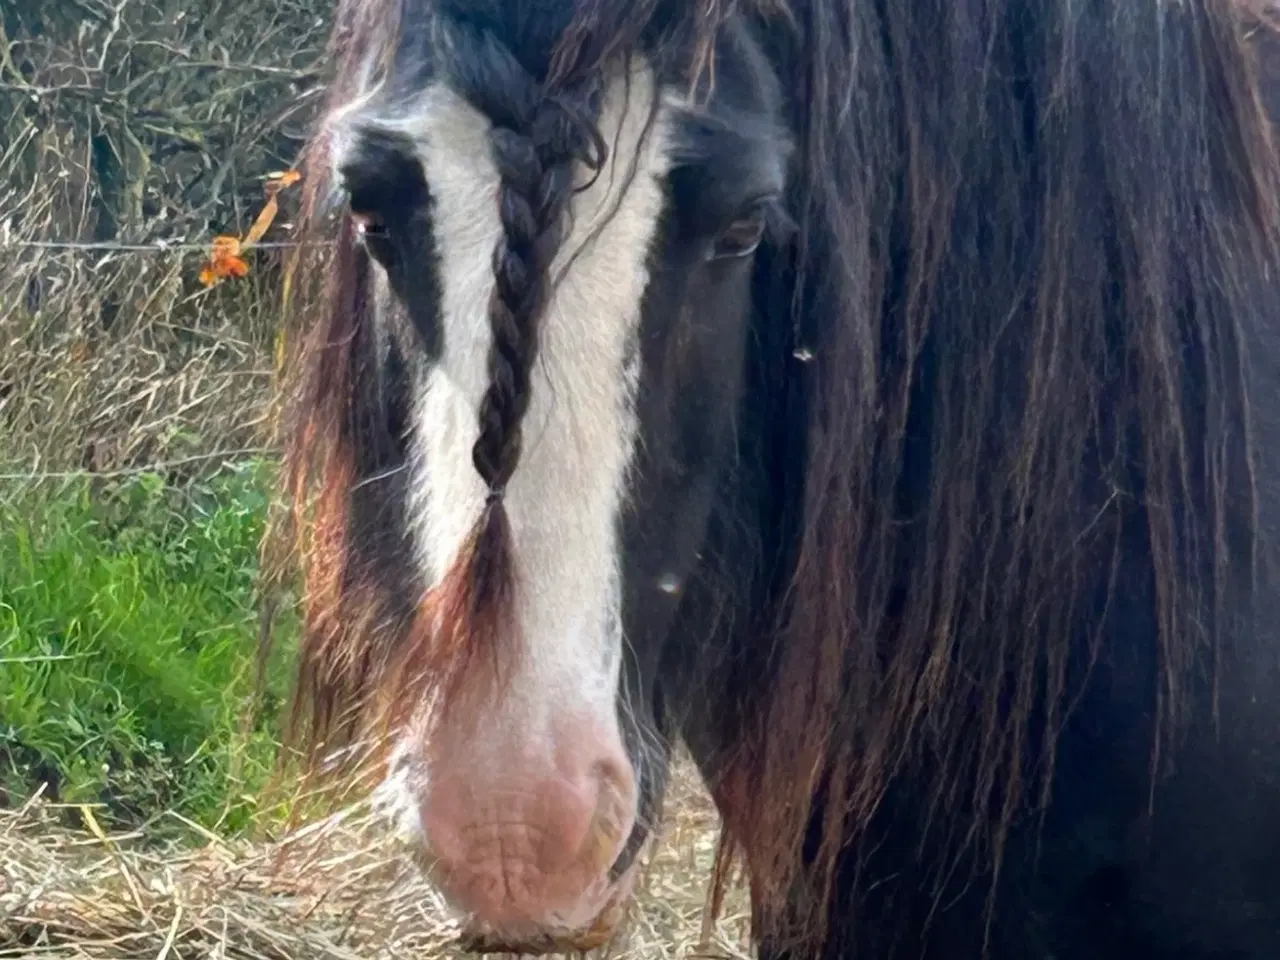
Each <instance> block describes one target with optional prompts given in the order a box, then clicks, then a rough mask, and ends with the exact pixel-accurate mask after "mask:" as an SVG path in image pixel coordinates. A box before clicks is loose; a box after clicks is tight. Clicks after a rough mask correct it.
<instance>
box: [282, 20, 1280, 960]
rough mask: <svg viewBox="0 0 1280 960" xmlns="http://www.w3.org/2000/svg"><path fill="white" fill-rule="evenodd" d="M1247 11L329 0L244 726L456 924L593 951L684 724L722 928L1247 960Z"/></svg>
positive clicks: (1267, 316)
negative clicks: (368, 789)
mask: <svg viewBox="0 0 1280 960" xmlns="http://www.w3.org/2000/svg"><path fill="white" fill-rule="evenodd" d="M1245 14H1246V10H1245V9H1244V7H1243V4H1242V3H1241V2H1240V0H1236V2H1235V3H1228V2H1225V0H1148V2H1142V3H1137V2H1132V0H1126V2H1120V0H1079V2H1067V0H918V2H910V3H893V2H884V0H742V2H729V0H466V2H463V0H342V2H341V4H340V8H339V11H338V20H337V26H336V28H335V33H334V43H333V48H332V49H333V53H334V56H335V58H336V61H337V76H336V78H335V80H334V83H333V86H332V89H331V100H330V104H329V109H328V110H327V112H326V114H325V116H324V118H323V122H322V123H321V124H320V126H319V128H318V132H317V135H316V137H315V140H314V142H313V146H312V151H311V160H310V167H309V170H310V193H309V199H308V203H309V216H310V224H311V227H310V229H311V230H313V231H315V232H317V233H320V234H323V235H326V236H329V237H331V238H332V237H334V236H335V235H336V241H337V242H336V246H335V247H333V248H332V252H331V255H330V256H329V257H328V258H327V259H324V260H322V261H308V262H306V263H305V264H304V266H303V272H302V273H300V274H299V277H300V282H311V283H314V284H315V285H316V287H317V288H318V287H320V286H323V287H324V288H325V290H324V293H325V296H324V297H323V298H319V299H320V300H322V306H321V308H320V309H319V310H318V315H317V316H315V317H314V318H313V320H312V325H311V327H310V330H309V334H308V340H307V342H306V349H305V351H304V352H303V353H302V355H301V356H300V357H299V358H298V363H299V366H298V371H299V380H298V384H299V387H298V390H297V392H296V393H295V394H294V398H293V399H294V404H293V407H292V414H291V417H290V419H289V427H290V431H291V432H290V433H289V458H290V460H289V464H290V471H289V477H288V480H289V484H290V489H291V492H292V494H293V496H294V497H295V502H296V504H297V507H298V510H297V516H298V519H299V520H300V521H305V528H304V529H305V531H306V533H307V536H306V540H305V546H306V549H305V551H304V559H305V561H306V575H307V594H308V606H307V620H306V632H305V636H304V642H303V649H302V663H301V676H300V686H299V691H298V698H297V707H298V712H297V714H296V715H295V719H296V722H297V726H296V730H297V731H298V733H297V735H298V737H299V739H300V741H301V742H303V743H305V744H306V745H308V746H309V747H311V748H312V749H313V751H315V752H316V753H317V754H318V753H319V752H322V750H323V751H328V750H333V749H335V748H336V747H338V746H341V745H342V744H344V743H350V742H355V741H357V740H358V739H360V738H362V737H365V736H368V735H370V734H371V732H379V733H381V732H384V731H385V732H386V735H387V739H386V741H385V746H386V749H385V751H384V752H383V755H382V756H381V758H380V762H381V763H382V764H383V765H382V766H381V767H380V769H381V770H382V773H381V774H380V776H381V777H382V780H383V782H382V786H381V790H382V793H383V795H384V796H389V797H391V798H392V799H393V801H394V805H395V809H396V811H397V813H398V815H399V820H400V822H401V824H402V825H403V826H404V828H405V830H406V832H407V834H408V835H409V836H410V837H412V838H413V839H414V840H415V842H416V843H417V845H418V847H419V848H420V849H421V850H422V851H423V852H424V857H425V859H426V860H427V861H429V862H430V863H431V865H432V869H433V870H434V872H435V875H436V877H437V879H438V880H439V882H440V884H441V886H442V888H443V890H444V891H445V892H446V893H447V895H448V896H449V898H450V899H451V900H452V902H453V903H454V904H456V906H457V907H458V908H459V910H460V911H462V912H464V913H465V914H466V915H467V916H468V917H469V918H470V922H471V924H472V927H473V928H474V931H475V932H476V934H477V937H479V938H480V939H479V940H478V941H477V943H478V944H482V943H485V942H487V943H488V945H490V946H492V945H495V944H505V945H506V946H509V947H511V948H512V949H523V950H526V951H529V952H533V951H538V950H548V949H558V948H561V947H570V946H574V947H585V946H590V945H592V944H594V943H597V942H599V941H600V940H601V939H602V938H603V937H604V936H605V935H607V934H608V932H609V930H610V928H611V926H612V924H613V922H614V917H615V915H616V913H617V912H618V909H617V908H618V907H619V906H620V905H621V904H623V903H625V902H626V899H627V896H628V890H629V884H630V883H631V882H632V877H633V875H634V873H635V869H634V863H635V858H636V854H637V852H638V851H639V850H640V849H641V848H642V847H643V845H644V841H645V838H646V836H647V834H648V832H649V831H650V828H651V827H652V826H653V825H654V822H655V819H656V817H657V815H658V810H659V804H660V801H661V797H662V794H663V791H664V782H665V777H666V774H667V768H668V761H669V757H670V753H671V750H672V747H673V744H674V743H676V742H678V741H681V742H683V743H684V744H685V745H687V747H688V749H689V750H690V752H691V753H692V755H693V757H694V758H695V760H696V762H697V763H698V765H699V768H700V770H701V772H702V774H703V776H704V777H705V778H706V781H707V783H708V785H709V787H710V789H711V791H712V793H713V795H714V796H715V798H716V801H717V804H718V805H719V809H720V812H721V814H722V815H723V818H724V821H725V827H726V838H727V842H726V845H725V849H724V852H723V855H724V857H725V861H724V862H726V863H727V862H731V860H732V858H733V857H741V859H742V862H744V863H745V865H746V867H747V870H748V875H749V877H750V880H751V885H752V897H753V906H754V911H755V917H754V920H755V931H756V937H757V943H758V945H759V946H760V948H761V952H762V954H763V955H765V956H768V957H773V958H777V957H781V956H784V955H786V956H797V957H826V958H836V957H865V958H876V960H879V958H887V957H890V956H893V957H899V956H900V957H908V958H915V957H921V956H925V957H930V958H952V957H965V958H968V957H977V956H979V955H981V954H982V953H983V951H986V953H987V955H989V956H991V957H995V958H1008V960H1024V958H1044V960H1047V958H1050V957H1053V958H1057V960H1085V958H1088V960H1108V958H1116V960H1119V958H1125V960H1129V958H1136V957H1142V958H1153V960H1154V958H1162V960H1173V958H1178V960H1196V958H1202V960H1209V958H1223V960H1225V958H1228V957H1229V958H1238V960H1246V958H1248V960H1262V958H1264V957H1265V958H1274V957H1276V956H1280V637H1277V636H1276V633H1275V631H1276V628H1277V626H1278V625H1280V609H1278V608H1277V604H1278V603H1280V594H1278V593H1277V590H1276V585H1275V584H1274V583H1273V582H1272V580H1271V577H1272V563H1273V556H1272V554H1273V552H1274V550H1275V548H1276V543H1275V542H1274V541H1275V537H1274V531H1276V529H1277V523H1278V522H1280V486H1278V485H1277V477H1280V290H1277V289H1276V288H1275V282H1274V281H1275V278H1276V277H1277V275H1278V274H1277V269H1278V268H1280V262H1277V260H1278V258H1277V244H1276V240H1277V237H1276V235H1275V230H1276V225H1277V223H1280V217H1278V214H1280V184H1278V182H1277V180H1278V178H1277V171H1278V170H1280V165H1278V164H1277V156H1276V150H1275V144H1274V143H1273V131H1272V128H1271V126H1270V123H1269V121H1268V119H1267V116H1266V114H1265V112H1264V108H1263V106H1262V97H1261V93H1260V89H1259V80H1258V76H1259V71H1258V68H1257V51H1256V49H1255V47H1256V45H1257V44H1258V43H1259V42H1260V39H1261V38H1263V37H1265V36H1267V34H1266V33H1265V28H1259V27H1258V25H1257V24H1256V23H1254V22H1253V21H1252V20H1250V19H1248V18H1247V17H1246V16H1245ZM1260 30H1261V31H1263V32H1259V31H1260ZM300 300H301V302H303V303H310V304H314V303H316V302H317V298H315V297H306V296H304V297H301V298H300ZM320 745H323V747H321V746H320ZM486 938H487V941H486Z"/></svg>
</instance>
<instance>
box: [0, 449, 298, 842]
mask: <svg viewBox="0 0 1280 960" xmlns="http://www.w3.org/2000/svg"><path fill="white" fill-rule="evenodd" d="M271 474H272V471H271V468H270V467H269V466H268V465H267V464H264V463H262V462H250V463H247V464H242V465H240V466H238V467H235V468H231V469H227V470H224V471H223V472H221V473H218V474H215V475H214V476H213V477H211V478H210V479H208V480H207V481H205V482H203V483H198V484H187V485H178V484H174V483H172V482H169V481H167V480H166V478H165V477H164V476H162V475H160V474H155V473H144V474H138V475H134V476H131V477H128V478H126V479H124V480H122V481H118V482H103V481H101V480H97V479H94V478H84V479H78V480H76V481H73V482H71V483H69V484H68V485H67V486H66V487H65V488H64V489H62V490H59V491H56V492H55V493H52V494H50V493H47V492H41V491H40V489H39V488H29V489H27V490H26V491H23V492H20V493H19V494H18V495H17V496H15V497H13V498H11V499H9V500H7V501H5V500H0V762H3V764H4V767H3V769H0V788H3V787H7V788H8V789H9V790H10V791H12V792H15V793H17V794H19V795H25V794H26V793H28V792H29V791H30V789H31V787H32V785H33V782H34V781H37V780H41V779H43V780H45V781H46V782H47V783H49V785H50V786H51V787H53V788H54V789H55V791H56V793H57V794H58V795H59V796H60V799H62V800H63V801H73V802H101V803H104V804H106V805H107V808H108V810H109V811H110V812H111V814H113V815H114V816H115V817H116V818H117V819H123V820H126V821H128V820H133V819H136V818H139V817H143V816H147V815H149V814H151V813H154V812H155V811H156V810H157V809H160V808H161V807H163V806H169V807H172V808H173V809H176V810H177V811H178V812H181V813H183V814H184V815H186V816H188V817H191V818H193V819H196V820H198V821H200V822H203V823H205V824H206V825H209V826H217V827H219V828H221V829H236V828H239V827H242V826H244V825H246V824H248V823H249V822H250V821H251V820H252V817H253V815H254V813H255V807H256V801H255V794H256V792H257V791H259V790H260V789H261V788H262V787H263V786H264V784H265V783H266V781H267V777H268V774H269V772H270V768H271V764H272V763H273V762H274V759H275V750H276V742H277V732H278V731H277V718H278V714H279V709H278V707H279V704H280V702H281V699H282V697H283V695H284V694H285V693H287V688H286V683H287V675H286V663H285V661H286V658H287V657H288V656H289V653H290V647H291V643H288V642H286V643H285V644H281V645H278V649H277V650H276V651H274V653H273V660H272V663H271V665H270V669H269V670H268V674H267V675H268V678H269V682H268V684H267V686H266V689H265V690H264V691H263V692H262V697H261V702H260V703H258V704H257V707H258V708H257V709H252V708H253V707H254V703H255V696H254V693H255V691H254V683H255V664H256V650H257V637H258V619H257V613H256V612H255V580H256V574H257V568H258V545H259V540H260V537H261V534H262V529H263V524H264V522H265V520H266V512H267V506H268V502H267V497H266V494H265V491H266V490H267V489H268V484H269V482H270V479H271ZM290 637H291V635H290Z"/></svg>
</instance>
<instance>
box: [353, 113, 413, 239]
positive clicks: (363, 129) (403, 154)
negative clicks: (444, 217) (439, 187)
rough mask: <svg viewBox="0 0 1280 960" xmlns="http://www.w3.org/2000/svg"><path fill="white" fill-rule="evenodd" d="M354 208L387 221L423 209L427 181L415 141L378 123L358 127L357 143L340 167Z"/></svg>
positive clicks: (368, 215)
mask: <svg viewBox="0 0 1280 960" xmlns="http://www.w3.org/2000/svg"><path fill="white" fill-rule="evenodd" d="M338 174H339V176H340V177H341V178H342V186H343V189H344V190H345V191H346V193H347V195H348V197H349V198H350V205H351V211H352V212H353V213H356V214H359V215H360V216H362V217H369V218H374V219H377V220H381V221H383V222H386V223H388V224H389V223H390V221H392V220H394V219H395V218H396V216H397V214H403V213H405V212H407V211H411V210H415V209H420V208H421V207H422V206H423V205H424V204H425V203H426V201H427V180H426V176H425V175H424V174H423V171H422V161H421V160H419V159H418V155H417V151H416V150H415V149H414V145H413V141H412V140H411V139H410V138H409V137H408V136H406V135H405V134H403V133H399V132H398V131H395V130H388V129H387V128H386V127H382V126H377V125H374V124H362V125H360V126H358V127H357V128H356V130H355V143H354V145H353V146H352V148H351V151H350V153H349V154H348V155H347V157H346V159H345V160H344V161H343V162H342V164H341V166H339V168H338Z"/></svg>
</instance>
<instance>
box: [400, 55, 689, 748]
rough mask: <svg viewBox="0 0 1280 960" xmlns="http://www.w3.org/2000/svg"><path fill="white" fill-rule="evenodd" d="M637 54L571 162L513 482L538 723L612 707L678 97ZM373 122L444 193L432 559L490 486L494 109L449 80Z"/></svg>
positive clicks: (421, 419)
mask: <svg viewBox="0 0 1280 960" xmlns="http://www.w3.org/2000/svg"><path fill="white" fill-rule="evenodd" d="M632 70H633V72H632V74H631V76H630V78H629V83H628V78H624V77H623V76H622V75H621V73H619V74H618V75H616V76H615V78H614V80H613V82H612V83H611V85H610V87H609V90H608V93H607V96H606V97H605V99H604V104H603V107H602V110H601V116H600V119H599V122H598V125H599V130H600V133H601V136H602V138H603V140H604V143H605V144H606V145H607V146H608V149H609V157H608V160H607V162H606V164H605V166H604V169H603V170H601V171H600V172H599V173H598V175H594V177H593V176H592V174H591V173H590V171H587V170H585V169H581V170H579V172H578V181H579V185H585V184H586V183H587V182H588V180H593V182H592V183H591V185H590V186H589V187H586V188H585V189H583V190H581V191H580V192H578V193H576V194H575V196H574V197H573V199H572V201H571V211H572V213H571V216H572V219H571V224H572V229H571V231H569V235H568V236H567V238H566V242H565V244H564V246H563V247H562V248H561V250H560V252H559V254H558V256H557V258H556V261H555V263H554V265H553V267H552V277H553V278H554V279H557V280H558V281H559V282H558V285H557V286H556V287H555V288H554V290H553V293H552V297H551V300H550V303H549V305H548V308H547V310H546V313H545V314H544V316H543V318H542V320H541V323H540V334H539V354H538V359H537V361H536V362H535V364H534V367H533V370H532V371H531V378H532V388H531V394H530V405H529V409H528V412H527V414H526V415H525V418H524V420H523V424H522V426H523V444H522V452H521V455H520V460H519V464H518V466H517V467H516V470H515V473H514V475H513V476H512V478H511V480H510V482H509V484H508V486H507V491H506V497H505V504H506V509H507V512H508V515H509V517H510V520H511V527H512V533H513V555H514V559H515V564H516V575H517V578H518V584H519V596H518V602H517V618H518V622H519V625H520V628H521V631H522V638H521V646H522V647H523V648H524V650H525V651H526V652H527V656H526V658H525V670H526V675H525V676H523V677H522V678H519V679H518V680H517V681H516V683H515V685H514V686H513V687H512V688H511V691H512V695H513V698H514V699H513V701H512V703H511V704H510V707H511V709H512V710H514V711H517V713H518V717H516V718H513V719H518V720H519V721H520V722H523V723H526V724H530V725H531V735H533V736H536V735H537V732H538V730H539V729H540V727H541V726H542V725H543V724H546V723H548V722H550V721H549V719H548V715H549V712H550V711H551V710H552V709H553V707H552V706H551V705H553V704H556V703H559V704H561V706H563V704H564V703H565V702H569V703H574V704H580V705H581V707H582V708H583V709H586V710H589V711H590V712H592V713H594V714H595V715H596V716H597V717H599V718H601V719H603V718H604V716H605V712H606V711H608V712H609V714H611V715H612V713H613V712H614V711H615V709H616V707H615V698H616V694H617V684H618V671H619V669H620V665H621V654H622V637H621V627H620V624H621V617H620V615H619V610H618V608H619V605H620V603H621V577H620V569H619V543H618V517H619V514H620V511H621V509H622V508H623V505H624V500H625V497H626V489H627V479H628V472H629V466H630V463H631V460H632V457H633V452H634V447H635V443H636V431H637V425H636V416H635V412H634V409H633V407H634V395H635V390H636V388H637V384H638V381H639V373H640V370H639V351H638V350H637V349H636V338H637V336H638V329H639V324H640V314H641V306H642V301H643V298H644V293H645V289H646V287H647V285H648V270H647V266H646V263H647V259H648V256H649V254H650V247H651V245H652V244H653V242H654V239H655V236H656V232H657V229H658V222H659V218H660V216H661V214H662V210H663V206H664V204H665V202H666V194H665V176H666V173H667V170H668V159H667V144H668V141H669V131H670V123H671V121H670V116H671V110H672V108H671V107H670V106H667V105H662V106H660V107H658V108H657V114H656V116H655V115H654V113H653V110H654V101H655V89H654V78H653V74H652V71H651V70H650V69H649V68H648V67H647V65H645V64H643V63H640V64H636V65H634V66H633V68H632ZM380 122H385V123H387V124H388V125H389V126H393V127H395V128H396V129H397V130H399V131H401V132H404V133H407V134H409V135H410V136H411V137H412V138H413V140H414V142H416V143H417V144H418V145H419V150H420V155H421V159H422V162H423V169H424V172H425V175H426V181H427V186H428V189H429V190H430V193H431V197H432V201H433V206H432V211H433V216H432V229H433V231H434V239H435V249H436V256H437V258H438V269H439V290H440V297H441V300H440V317H441V326H442V333H443V354H442V356H441V357H440V361H439V363H438V364H436V365H435V366H433V367H432V368H431V369H430V370H429V371H425V372H424V374H423V376H422V379H421V381H420V382H419V385H418V390H417V395H416V397H415V417H414V426H413V438H412V443H413V448H414V451H413V457H412V463H411V469H412V470H413V473H414V477H413V482H412V484H411V486H412V491H413V493H412V502H411V504H410V516H411V518H412V524H413V532H414V537H415V541H416V543H417V546H418V549H419V552H420V555H421V560H422V564H423V568H424V569H426V570H429V571H431V574H432V576H433V577H439V576H440V575H442V574H443V572H444V571H445V570H447V569H448V567H449V566H450V565H451V564H452V562H453V561H454V558H455V557H456V555H457V552H458V549H459V547H460V545H461V544H462V542H463V541H464V539H465V538H466V536H467V535H468V533H469V532H470V530H471V527H472V525H473V524H474V523H475V520H476V518H477V516H478V515H479V512H480V510H481V508H482V505H483V501H484V497H485V493H486V490H485V486H484V483H483V482H482V480H481V478H480V477H479V475H478V474H477V472H476V470H475V468H474V466H473V464H472V459H471V450H472V445H473V444H474V443H475V440H476V437H477V434H478V420H477V414H478V411H479V408H480V404H481V400H482V398H483V395H484V392H485V390H486V388H487V386H488V383H489V377H488V372H487V358H488V351H489V345H490V342H491V334H490V327H489V319H488V306H489V300H490V296H491V295H492V291H493V287H494V276H493V252H494V249H495V247H496V246H497V244H498V241H499V239H500V237H501V235H502V227H501V223H500V221H499V217H498V208H497V202H496V198H497V191H498V174H497V171H496V169H495V166H494V162H493V159H492V155H491V149H492V148H491V141H490V124H489V122H488V121H487V119H485V118H484V117H483V116H482V115H481V114H480V113H478V112H477V111H476V110H475V109H474V108H473V107H472V106H471V105H470V104H468V103H467V102H466V101H464V100H463V99H462V98H461V97H459V96H458V95H457V94H456V93H454V92H453V91H451V90H450V89H448V88H447V87H444V86H442V85H439V84H437V85H434V86H431V87H429V88H428V89H427V90H425V91H424V92H423V93H422V94H421V95H420V96H419V97H418V98H416V99H415V100H414V101H413V102H412V103H411V104H409V105H408V106H405V107H402V108H401V109H400V110H399V111H397V115H396V116H394V117H389V118H385V119H384V120H382V121H380ZM588 240H589V242H588ZM566 266H567V272H565V271H566ZM422 269H428V267H427V265H425V264H424V265H423V267H422ZM566 698H568V699H567V700H566ZM610 722H616V721H614V720H611V721H610Z"/></svg>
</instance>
